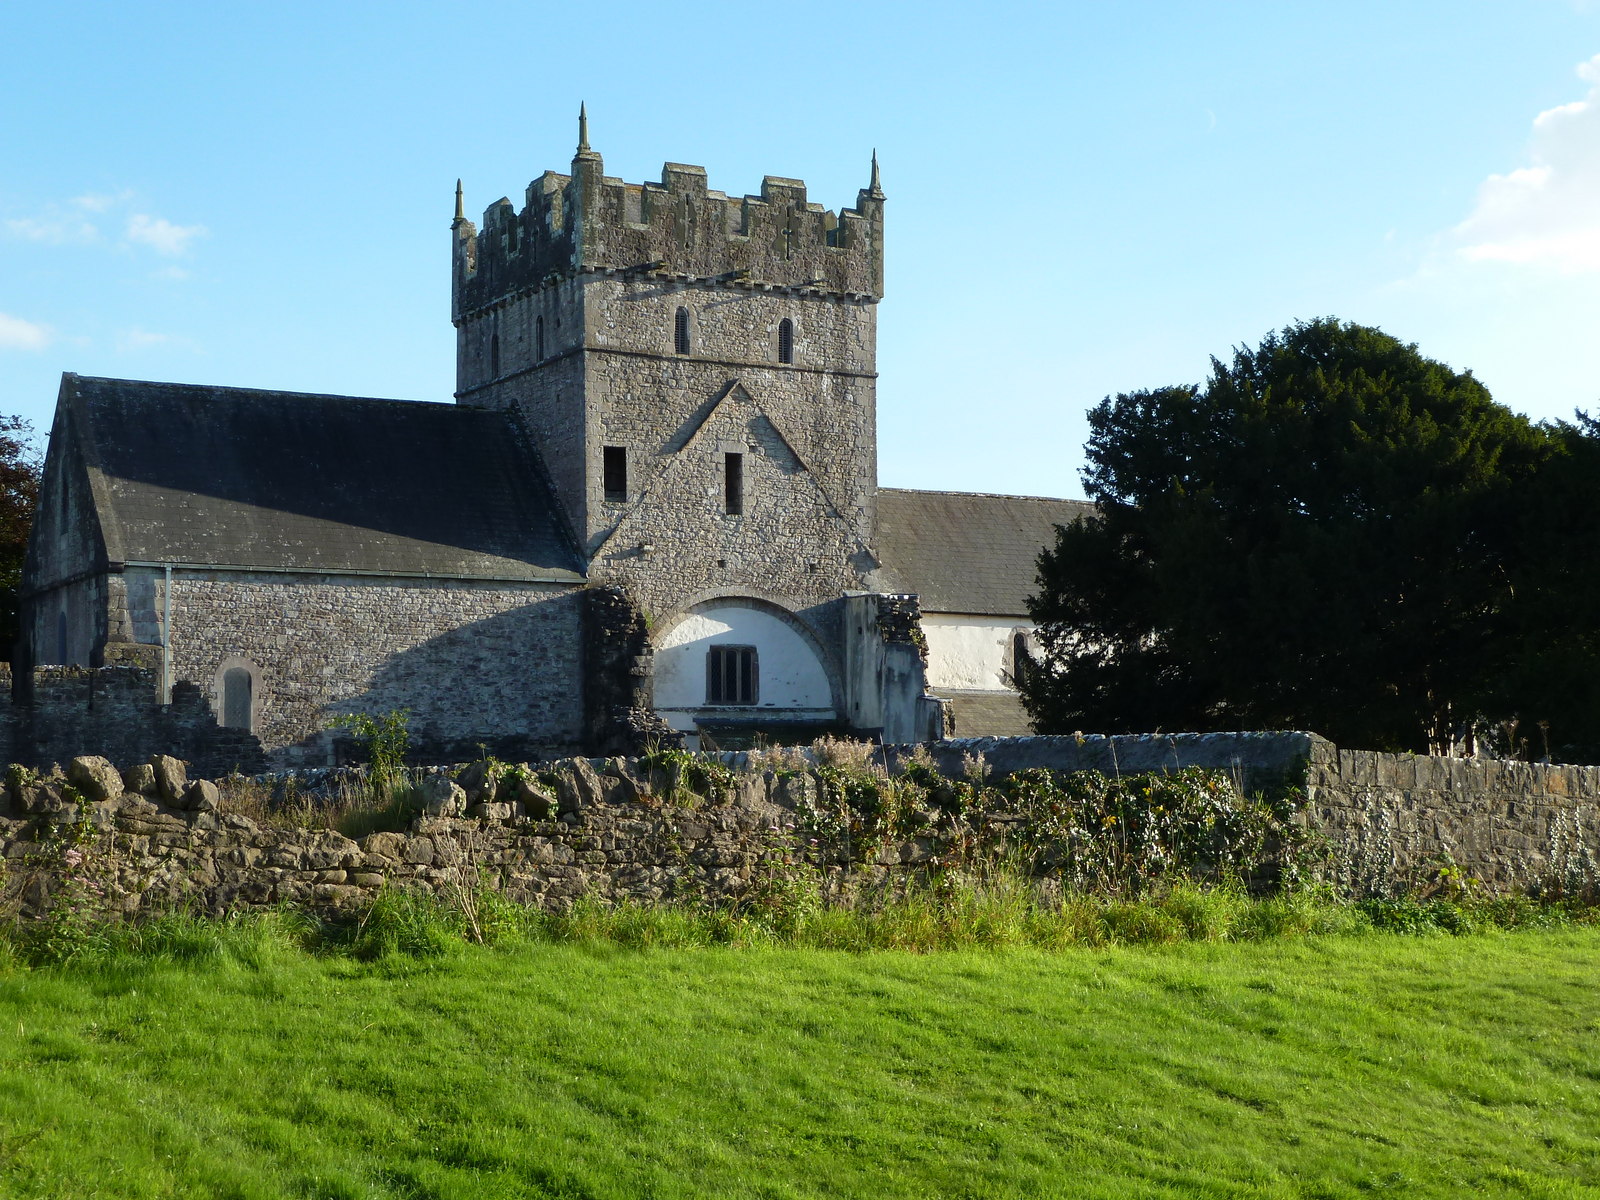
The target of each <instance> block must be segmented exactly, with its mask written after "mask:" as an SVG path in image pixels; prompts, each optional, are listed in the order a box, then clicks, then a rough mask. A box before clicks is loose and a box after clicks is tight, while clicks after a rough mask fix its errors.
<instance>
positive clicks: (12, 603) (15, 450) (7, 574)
mask: <svg viewBox="0 0 1600 1200" xmlns="http://www.w3.org/2000/svg"><path fill="white" fill-rule="evenodd" d="M32 432H33V428H32V426H30V425H29V424H28V423H27V422H26V421H24V420H22V419H21V418H20V417H0V655H3V656H4V657H6V658H9V657H10V656H11V647H12V645H13V643H15V641H16V639H17V634H18V633H19V632H20V629H19V626H18V623H17V605H18V597H19V595H20V593H21V589H22V558H23V555H24V554H25V553H26V552H27V549H28V531H29V530H30V529H32V528H33V510H34V506H35V504H36V503H37V502H38V499H39V473H40V463H39V458H38V455H37V454H35V453H34V450H33V447H32V446H31V445H30V444H29V441H28V437H29V435H30V434H31V433H32Z"/></svg>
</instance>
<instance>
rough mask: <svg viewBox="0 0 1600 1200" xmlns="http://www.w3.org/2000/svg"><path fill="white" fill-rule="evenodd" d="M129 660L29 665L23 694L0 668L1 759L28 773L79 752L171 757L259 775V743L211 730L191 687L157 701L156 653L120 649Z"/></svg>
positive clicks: (207, 712)
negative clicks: (166, 702) (89, 749)
mask: <svg viewBox="0 0 1600 1200" xmlns="http://www.w3.org/2000/svg"><path fill="white" fill-rule="evenodd" d="M127 649H129V650H131V651H134V652H135V653H132V654H130V655H128V657H129V658H130V659H132V660H134V661H132V662H129V663H127V664H125V665H109V666H106V667H97V668H90V667H35V668H33V670H32V671H31V672H30V677H29V678H28V680H27V683H28V686H27V687H26V688H16V687H15V686H14V681H13V679H12V674H11V671H10V670H9V669H8V668H6V667H5V666H4V665H3V664H0V756H3V757H4V760H5V761H6V762H11V763H21V764H22V765H24V766H27V767H47V766H49V765H50V764H52V763H62V762H66V761H68V760H69V759H71V758H73V757H74V756H75V755H77V754H78V753H79V752H80V751H81V750H82V749H83V747H85V746H93V747H94V748H95V749H96V750H97V751H98V752H99V753H101V754H104V755H108V756H111V757H113V758H115V759H117V760H118V761H119V762H139V761H142V760H144V759H148V758H149V757H150V756H151V755H152V754H171V755H177V756H179V757H181V758H184V759H187V760H189V761H190V762H192V763H193V764H194V766H195V769H196V770H197V771H198V772H200V773H203V774H207V775H221V774H225V773H227V772H231V771H260V770H263V769H264V768H265V767H266V759H265V756H264V755H263V753H262V750H261V743H260V742H259V741H258V740H257V739H256V738H255V737H254V736H253V735H251V734H249V733H246V732H245V731H243V730H239V729H223V728H221V727H220V726H219V725H218V724H217V718H216V714H215V713H214V712H212V709H211V702H210V700H209V698H208V697H206V696H205V695H204V694H202V693H201V691H200V690H199V689H198V688H196V687H195V686H194V685H193V684H189V683H180V684H178V685H177V686H176V687H174V688H173V693H172V703H171V704H170V705H167V706H162V705H161V704H159V703H157V689H158V686H159V676H160V670H159V667H158V666H156V665H154V664H155V661H156V659H157V656H156V655H151V654H139V653H137V652H138V651H149V650H156V649H157V648H156V647H154V646H138V647H129V648H127Z"/></svg>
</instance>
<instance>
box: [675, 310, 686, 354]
mask: <svg viewBox="0 0 1600 1200" xmlns="http://www.w3.org/2000/svg"><path fill="white" fill-rule="evenodd" d="M672 348H673V350H675V351H676V352H677V353H679V354H687V353H689V310H688V309H687V308H680V309H678V312H677V315H676V316H674V317H673V319H672Z"/></svg>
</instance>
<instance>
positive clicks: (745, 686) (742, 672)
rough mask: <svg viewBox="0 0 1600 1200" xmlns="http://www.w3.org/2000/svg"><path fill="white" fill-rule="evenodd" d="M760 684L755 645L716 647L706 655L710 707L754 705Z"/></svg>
mask: <svg viewBox="0 0 1600 1200" xmlns="http://www.w3.org/2000/svg"><path fill="white" fill-rule="evenodd" d="M757 684H758V680H757V677H756V648H755V647H754V646H712V647H711V649H710V650H708V651H707V652H706V703H707V704H727V705H751V704H754V703H755V702H756V696H757V693H758V687H757Z"/></svg>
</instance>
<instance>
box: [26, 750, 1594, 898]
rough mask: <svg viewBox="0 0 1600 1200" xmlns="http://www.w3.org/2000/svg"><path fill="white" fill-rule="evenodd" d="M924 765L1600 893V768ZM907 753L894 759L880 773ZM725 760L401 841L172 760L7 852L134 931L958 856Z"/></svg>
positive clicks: (1134, 756)
mask: <svg viewBox="0 0 1600 1200" xmlns="http://www.w3.org/2000/svg"><path fill="white" fill-rule="evenodd" d="M932 751H933V754H934V756H935V758H937V759H938V760H939V761H940V762H941V763H942V764H943V765H944V766H945V767H946V768H947V769H949V770H950V771H951V772H952V773H959V772H962V771H970V770H972V769H973V768H974V766H975V764H976V763H977V756H978V755H979V754H980V753H981V754H982V755H984V756H985V758H986V759H987V765H988V766H989V767H990V768H991V769H995V768H999V769H1004V770H1017V769H1025V768H1027V767H1038V766H1046V767H1051V768H1055V769H1068V770H1070V769H1083V768H1087V767H1094V768H1097V769H1104V768H1106V767H1110V768H1111V769H1112V770H1116V771H1123V772H1132V771H1142V770H1158V771H1160V770H1171V769H1174V768H1178V767H1189V766H1205V767H1210V768H1213V769H1217V770H1223V771H1229V772H1232V773H1234V774H1235V775H1236V777H1238V778H1239V779H1241V780H1243V781H1245V782H1246V785H1247V786H1261V787H1267V788H1273V789H1284V790H1283V792H1282V794H1283V795H1286V796H1288V797H1290V798H1292V799H1293V800H1294V802H1295V803H1296V805H1297V806H1298V819H1299V820H1300V821H1301V822H1303V823H1305V824H1306V825H1308V826H1309V827H1310V828H1311V829H1313V830H1315V831H1320V832H1321V833H1322V834H1323V835H1324V836H1325V837H1326V838H1327V839H1328V842H1329V845H1330V846H1331V848H1332V849H1333V850H1335V851H1336V852H1338V853H1336V854H1335V862H1336V866H1337V869H1338V870H1341V871H1342V872H1343V875H1342V877H1341V881H1342V882H1343V883H1344V884H1345V885H1346V887H1347V888H1349V889H1350V891H1351V892H1353V893H1355V894H1370V893H1374V892H1376V893H1383V892H1386V891H1392V890H1394V889H1395V888H1397V887H1400V886H1406V885H1415V884H1426V883H1427V882H1429V881H1430V880H1433V879H1436V878H1437V874H1438V870H1439V868H1440V867H1441V866H1445V865H1452V864H1453V865H1455V866H1458V867H1460V868H1461V869H1462V870H1463V871H1464V872H1465V873H1468V874H1470V875H1472V876H1475V877H1477V878H1479V879H1481V880H1483V881H1484V882H1485V883H1486V884H1487V885H1488V886H1489V887H1491V888H1492V889H1494V890H1496V891H1514V890H1523V889H1531V890H1539V889H1546V888H1550V887H1552V886H1554V887H1559V888H1566V889H1590V890H1592V889H1593V888H1594V887H1595V886H1596V885H1597V883H1600V872H1597V870H1596V862H1597V856H1600V811H1597V796H1600V768H1593V767H1546V766H1539V765H1533V764H1523V763H1503V762H1493V761H1470V760H1458V759H1433V758H1423V757H1413V756H1395V755H1380V754H1368V753H1363V752H1352V751H1340V750H1339V749H1338V748H1337V747H1334V746H1333V745H1332V744H1331V743H1329V742H1327V741H1325V740H1324V739H1321V738H1318V737H1316V736H1315V735H1310V734H1296V733H1284V734H1239V735H1188V736H1181V737H1150V738H1133V737H1128V738H1081V739H1076V738H1018V739H1007V740H1000V739H980V740H973V741H969V742H964V743H962V742H957V743H943V744H938V745H935V746H934V747H933V748H932ZM909 753H910V750H909V748H906V747H896V748H890V750H889V751H888V752H887V759H886V760H885V761H887V762H889V763H891V764H895V763H896V762H897V760H902V759H904V758H905V757H907V756H908V755H909ZM721 761H725V762H727V763H729V764H730V765H731V766H732V767H733V768H734V771H733V774H732V781H731V782H730V783H728V784H726V785H725V786H723V785H718V786H717V787H714V788H712V789H710V791H711V793H712V794H711V795H710V796H708V797H700V798H695V797H693V796H690V795H689V794H688V793H687V792H686V791H685V790H684V787H683V786H682V785H683V784H684V783H685V778H684V776H683V775H682V774H675V773H673V772H668V773H666V774H662V773H661V771H660V769H659V768H658V769H657V770H656V771H654V772H652V770H651V769H650V768H649V767H648V766H647V765H645V764H644V763H642V762H641V761H640V760H636V759H607V760H589V759H575V760H569V761H567V762H564V763H561V764H557V765H555V766H553V767H551V768H546V769H545V770H543V771H541V772H539V773H538V774H534V773H532V772H529V771H522V772H514V773H508V774H506V775H503V776H500V777H498V779H497V780H488V779H486V777H485V771H484V768H483V766H482V765H481V764H479V765H477V766H474V767H469V768H467V769H465V770H463V771H461V772H459V773H457V774H456V775H455V776H454V777H453V776H452V774H451V773H450V772H448V771H444V770H438V771H435V772H433V773H432V774H431V775H430V776H428V778H427V779H426V780H425V781H424V784H423V786H422V792H423V795H424V798H425V800H426V803H427V809H426V812H425V814H424V815H423V816H421V817H419V818H418V819H417V820H416V821H415V822H414V823H413V824H412V825H411V826H410V827H409V828H407V829H406V830H404V831H396V832H377V833H371V834H368V835H366V836H365V837H361V838H350V837H346V836H344V835H342V834H340V833H336V832H333V831H330V830H325V829H324V830H307V829H282V828H269V827H267V826H265V825H263V824H260V823H258V822H257V821H254V820H252V819H250V818H248V817H246V816H243V815H240V814H238V813H237V812H230V811H228V809H229V806H230V800H229V797H228V794H227V793H228V790H229V788H230V787H233V786H235V785H234V784H231V783H230V782H229V781H227V780H224V781H221V782H220V783H211V782H209V781H203V780H202V781H190V780H189V779H188V778H187V777H186V776H185V774H184V771H183V764H181V763H180V762H178V761H177V760H175V759H171V758H164V757H159V756H158V757H156V758H154V759H152V760H151V761H150V762H149V763H140V764H135V765H134V766H132V767H130V768H128V769H127V770H125V771H122V772H118V771H117V770H116V769H115V768H114V767H112V766H111V764H109V763H108V762H106V761H105V760H103V759H78V760H75V761H73V762H72V763H71V764H69V767H68V770H67V772H66V774H65V775H53V776H42V777H36V776H31V775H27V774H19V773H16V772H13V776H12V778H11V780H10V782H9V785H8V787H7V790H6V793H5V801H4V809H3V811H0V849H3V853H4V858H5V861H6V864H7V872H6V884H7V889H8V894H9V895H10V896H11V898H12V900H13V902H14V903H15V904H16V905H17V906H18V907H19V908H20V910H21V911H22V912H23V913H24V914H25V915H26V914H29V913H38V912H40V911H43V910H45V909H46V908H47V907H48V905H49V903H50V896H51V894H52V889H54V888H57V887H59V886H60V877H61V870H60V861H61V860H60V856H59V853H55V852H56V851H59V847H60V846H61V845H62V844H63V840H62V839H63V831H68V830H72V831H77V833H78V834H79V835H80V836H81V837H83V838H84V839H85V840H86V844H87V849H86V851H85V854H84V861H85V862H88V863H91V864H93V870H95V871H97V872H98V873H99V874H98V875H97V877H96V879H95V880H94V883H95V886H96V888H97V889H99V890H100V891H102V892H103V893H104V895H105V896H106V898H107V903H108V905H109V906H110V907H111V908H113V909H114V910H116V911H119V912H122V913H124V914H129V915H133V914H138V913H141V912H149V911H156V910H159V909H161V908H164V907H168V906H171V905H174V904H185V905H189V906H191V907H195V908H199V909H203V910H205V911H208V912H223V911H228V910H233V909H238V908H242V907H243V908H248V907H259V906H265V905H274V904H280V903H286V902H288V903H298V904H306V905H310V906H312V907H315V908H319V909H326V910H330V911H334V912H340V911H343V912H353V911H356V910H359V909H360V908H361V906H363V905H364V904H366V903H367V902H369V901H370V900H371V899H372V898H373V897H374V896H376V895H377V894H378V892H379V890H380V889H382V888H384V887H405V888H419V889H423V890H432V891H438V890H440V889H449V888H454V887H457V886H463V885H472V884H474V883H476V882H477V881H479V880H480V879H481V880H484V881H487V882H488V883H489V884H490V886H493V887H495V888H497V889H500V890H502V891H503V892H504V893H505V894H507V895H508V896H509V897H511V898H513V899H516V900H519V901H523V902H526V903H531V904H536V905H540V906H544V907H547V908H558V909H559V908H562V907H565V906H567V905H569V904H570V903H571V902H572V901H573V900H575V899H576V898H577V897H579V896H585V895H587V896H594V897H597V898H599V899H601V900H605V901H619V900H624V899H634V900H639V901H645V902H661V901H668V900H672V899H681V898H686V897H697V898H709V899H712V900H717V899H727V898H730V897H736V896H741V895H746V894H748V892H749V889H751V888H752V887H755V886H758V885H759V884H760V882H761V880H762V879H763V878H770V877H771V873H772V871H773V870H774V868H775V867H779V866H782V865H784V864H796V863H805V864H808V865H809V867H810V868H812V869H815V870H816V871H817V872H819V874H820V876H821V878H822V879H823V880H824V881H825V883H827V884H828V886H830V887H832V888H834V889H836V890H840V891H842V890H844V889H845V888H846V887H847V885H849V884H851V883H854V884H860V883H863V882H865V883H868V884H882V883H885V882H890V883H892V881H893V880H894V879H895V878H896V877H903V876H908V875H912V874H915V873H917V872H920V871H923V870H924V869H925V868H926V867H927V866H928V865H929V864H930V863H931V862H932V861H934V860H935V859H937V858H939V857H940V856H941V855H943V854H945V853H946V852H947V851H948V850H949V849H950V844H951V839H952V838H959V837H965V836H967V832H966V831H963V830H959V829H951V828H949V827H948V826H947V827H946V829H945V831H944V832H940V830H939V828H938V827H937V826H936V825H934V824H930V825H928V826H926V827H925V828H923V829H922V830H921V831H920V832H919V833H918V834H917V835H916V836H910V837H901V836H884V837H883V838H882V839H881V840H875V841H873V842H872V844H871V845H869V846H866V847H865V848H863V846H862V845H860V844H858V845H855V846H853V847H852V846H850V845H848V844H843V843H841V842H840V841H839V840H838V839H836V838H833V839H830V838H828V837H822V838H818V836H817V830H816V828H815V826H813V825H811V824H808V822H809V821H810V819H811V818H810V816H809V815H808V814H812V813H814V812H815V811H816V810H817V804H818V802H819V799H820V798H821V795H822V789H823V788H824V787H825V786H826V785H825V783H824V781H823V780H822V778H821V777H820V776H819V775H818V773H817V772H816V771H813V770H808V769H791V770H788V771H781V772H779V771H771V770H765V771H763V770H750V769H740V768H741V767H742V766H743V765H744V763H745V762H746V761H747V759H746V757H745V756H741V755H732V756H727V757H726V758H725V759H723V760H721ZM69 785H70V787H69ZM703 790H704V789H703ZM1003 824H1004V822H1003V821H1002V822H1001V825H1002V827H1003ZM1002 832H1003V829H1002ZM52 848H55V850H54V851H53V849H52ZM53 853H54V854H55V856H54V857H52V855H53Z"/></svg>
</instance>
